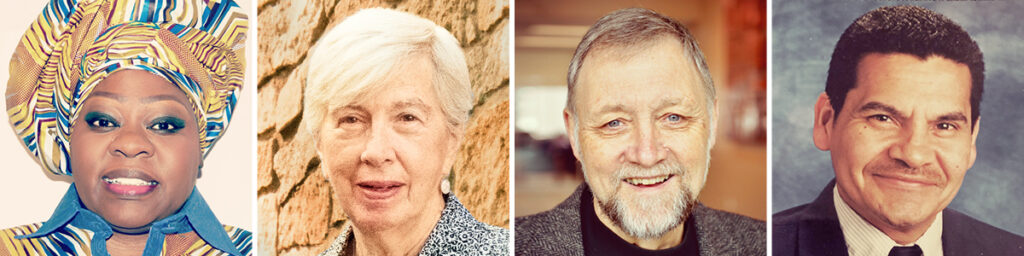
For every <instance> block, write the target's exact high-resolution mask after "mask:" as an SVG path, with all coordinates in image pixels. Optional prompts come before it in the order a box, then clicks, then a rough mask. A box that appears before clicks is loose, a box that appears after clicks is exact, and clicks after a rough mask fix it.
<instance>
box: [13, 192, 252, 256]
mask: <svg viewBox="0 0 1024 256" xmlns="http://www.w3.org/2000/svg"><path fill="white" fill-rule="evenodd" d="M113 232H114V231H113V230H112V229H111V228H110V225H109V224H108V223H107V222H106V221H105V220H103V218H101V217H100V216H99V215H97V214H96V213H94V212H92V211H90V210H89V209H86V208H85V207H82V202H81V201H80V200H79V198H78V190H77V189H76V188H75V185H74V184H71V187H70V188H69V189H68V192H67V193H65V194H64V198H63V199H61V200H60V204H58V205H57V210H55V211H54V212H53V215H52V216H51V217H50V219H49V220H47V221H46V222H43V223H36V224H30V225H24V226H18V227H14V228H8V229H4V230H0V255H97V256H102V255H110V254H109V253H107V239H109V238H110V237H111V236H112V235H113ZM169 245H170V246H169ZM251 251H252V233H251V232H249V231H246V230H244V229H240V228H236V227H232V226H227V225H221V223H220V221H218V220H217V217H215V216H214V215H213V212H212V211H211V210H210V207H209V206H207V204H206V200H204V199H203V196H202V195H200V194H199V190H198V189H196V188H194V187H193V188H192V194H191V195H190V196H189V197H188V200H186V201H185V203H184V204H183V205H182V206H181V209H180V210H178V212H177V213H175V214H173V215H171V216H167V217H166V218H163V219H161V220H157V221H155V222H153V224H152V225H151V226H150V229H149V237H148V238H147V240H146V248H145V250H144V251H143V253H142V255H251V254H252V253H251Z"/></svg>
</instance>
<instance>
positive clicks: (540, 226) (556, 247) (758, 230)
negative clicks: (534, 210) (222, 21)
mask: <svg viewBox="0 0 1024 256" xmlns="http://www.w3.org/2000/svg"><path fill="white" fill-rule="evenodd" d="M584 189H586V183H584V184H583V185H580V186H579V187H578V188H576V192H574V193H572V195H571V196H569V198H568V199H566V200H565V201H563V202H562V203H561V204H559V205H558V206H556V207H555V208H554V209H551V210H548V211H545V212H542V213H538V214H535V215H530V216H524V217H519V218H516V222H515V223H516V236H515V237H516V245H515V247H516V255H583V234H582V231H580V230H581V229H580V196H581V195H582V194H583V190H584ZM691 217H692V218H694V221H695V222H696V223H697V239H698V244H700V254H701V255H765V253H766V252H767V250H766V249H765V239H766V236H765V223H764V222H763V221H759V220H755V219H752V218H749V217H745V216H741V215H738V214H734V213H728V212H723V211H719V210H715V209H711V208H708V207H705V206H704V205H702V204H697V205H696V206H695V207H694V209H693V213H692V215H691Z"/></svg>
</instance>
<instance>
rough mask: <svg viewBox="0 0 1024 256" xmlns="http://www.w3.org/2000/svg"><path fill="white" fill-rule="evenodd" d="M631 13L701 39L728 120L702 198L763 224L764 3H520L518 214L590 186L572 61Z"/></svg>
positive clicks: (666, 0) (517, 33)
mask: <svg viewBox="0 0 1024 256" xmlns="http://www.w3.org/2000/svg"><path fill="white" fill-rule="evenodd" d="M628 7H643V8H648V9H652V10H654V11H656V12H659V13H661V14H664V15H667V16H670V17H672V18H675V19H676V20H678V21H680V22H682V23H683V24H684V25H686V26H687V27H688V28H689V29H690V31H691V32H692V33H693V34H694V36H696V37H697V39H698V41H699V42H700V46H701V49H702V50H703V51H704V55H705V57H706V58H707V62H708V65H709V66H710V69H711V74H712V76H713V77H714V78H713V79H714V81H715V86H716V87H717V90H718V97H719V98H718V101H719V108H720V111H721V114H720V118H721V120H720V121H719V124H718V128H719V130H718V136H719V138H718V143H717V145H716V146H715V148H714V149H712V151H711V169H710V171H709V174H708V180H707V184H706V185H705V187H704V190H703V191H702V192H701V194H700V197H699V200H700V201H701V202H702V203H704V204H705V205H707V206H710V207H712V208H716V209H722V210H726V211H730V212H735V213H739V214H743V215H746V216H750V217H753V218H756V219H760V220H764V219H765V216H766V215H765V214H766V213H767V208H766V192H765V191H766V190H765V189H766V188H765V183H766V181H765V179H766V178H765V177H766V175H765V172H766V163H767V162H766V159H767V158H766V154H767V151H766V146H765V140H766V135H765V134H766V133H765V129H766V116H765V113H766V107H765V91H766V88H765V87H766V81H767V78H766V75H765V74H766V69H767V68H766V49H767V48H766V47H767V46H766V41H767V40H766V34H765V28H766V21H765V16H766V14H765V8H766V4H765V2H764V1H745V0H725V1H699V0H685V1H680V0H654V1H608V0H601V1H583V0H573V1H535V0H529V1H523V0H517V1H516V7H515V9H516V10H515V18H516V20H515V26H514V27H515V49H516V51H515V53H516V56H515V58H516V59H515V76H514V77H515V79H514V81H513V83H515V85H514V86H515V87H514V88H515V90H516V93H515V101H516V104H515V110H516V111H515V115H516V116H515V131H516V134H515V138H516V140H515V144H516V145H515V156H516V157H515V161H516V162H515V167H516V172H515V180H516V183H515V186H516V190H515V191H516V193H515V202H516V203H515V206H516V207H515V208H516V209H515V215H516V216H523V215H529V214H534V213H538V212H541V211H545V210H548V209H551V208H553V207H555V205H557V204H558V203H560V202H562V201H563V200H565V198H566V197H568V196H569V195H570V194H572V192H573V191H574V189H575V188H576V187H577V186H578V185H579V184H580V183H581V182H583V175H582V173H581V172H580V171H579V168H578V167H577V166H578V164H577V162H576V159H575V158H574V157H573V155H572V151H571V149H570V146H569V141H568V139H566V136H565V128H564V125H563V122H562V116H561V113H562V109H563V108H564V107H565V98H566V73H567V70H568V67H569V61H570V59H572V54H573V51H575V49H576V45H577V44H579V41H580V39H581V38H582V37H583V34H585V33H586V31H587V29H588V28H589V27H590V25H592V24H593V23H594V22H596V21H597V20H598V19H599V18H601V17H602V16H604V15H605V14H607V13H609V12H611V11H614V10H618V9H622V8H628Z"/></svg>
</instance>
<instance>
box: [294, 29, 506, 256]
mask: <svg viewBox="0 0 1024 256" xmlns="http://www.w3.org/2000/svg"><path fill="white" fill-rule="evenodd" d="M310 56H311V57H310V60H309V64H310V69H309V73H308V77H307V81H306V91H305V102H304V103H303V104H304V107H305V110H304V111H305V114H304V115H306V117H307V118H308V121H309V123H307V125H306V126H307V127H308V128H309V132H311V134H312V135H313V137H314V140H315V141H316V149H317V153H318V154H319V156H320V159H321V161H322V165H321V169H322V170H323V171H324V172H325V173H324V174H325V175H326V176H327V178H328V180H329V181H330V183H331V186H332V187H333V188H334V191H335V195H336V196H337V197H338V199H339V201H340V203H341V207H342V209H344V211H345V214H346V215H348V218H349V221H348V223H346V225H345V227H344V228H343V231H342V233H341V235H339V236H338V238H337V239H336V240H335V241H334V243H333V244H332V245H331V246H330V248H328V249H327V251H325V252H324V253H322V254H321V255H410V254H424V255H442V254H458V255H495V254H497V255H504V254H508V253H509V252H508V230H507V229H503V228H499V227H495V226H491V225H488V224H485V223H482V222H479V221H477V220H476V219H475V218H474V217H473V216H472V215H470V213H469V211H468V210H466V208H465V207H464V206H463V205H462V204H461V203H460V202H459V200H458V199H457V198H456V197H455V195H453V194H452V193H451V192H450V189H449V188H450V184H449V183H448V182H449V181H448V176H449V174H450V172H451V169H452V165H453V164H454V162H455V156H456V151H457V150H458V147H459V142H460V141H461V139H462V137H463V132H464V130H465V123H466V121H467V119H468V115H469V110H470V108H471V107H472V91H471V90H470V84H469V71H468V69H467V67H466V61H465V57H464V56H463V53H462V49H461V48H459V44H458V42H457V41H456V40H455V37H453V36H452V35H451V33H449V32H448V31H447V30H445V29H444V28H441V27H439V26H437V25H436V24H434V23H433V22H431V21H429V20H426V19H423V18H420V17H417V16H414V15H411V14H408V13H403V12H399V11H394V10H387V9H365V10H362V11H359V12H357V13H356V14H354V15H352V16H350V17H348V18H346V19H345V20H344V21H343V22H342V23H340V24H338V25H337V26H336V27H334V28H333V29H331V30H330V31H329V32H327V33H326V34H325V35H324V36H323V37H322V38H321V39H320V41H319V42H318V43H317V46H316V47H315V49H314V50H313V51H312V53H311V54H310Z"/></svg>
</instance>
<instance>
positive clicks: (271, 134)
mask: <svg viewBox="0 0 1024 256" xmlns="http://www.w3.org/2000/svg"><path fill="white" fill-rule="evenodd" d="M368 7H387V8H393V9H397V10H401V11H406V12H410V13H414V14H417V15H419V16H422V17H425V18H427V19H430V20H432V21H434V22H435V23H437V24H438V25H440V26H442V27H445V28H447V29H448V30H449V31H451V32H452V34H454V35H455V38H456V39H458V40H459V43H460V44H461V46H462V48H463V50H464V52H465V54H466V62H467V64H468V65H469V73H470V78H471V81H472V87H473V93H474V96H475V97H476V102H475V105H474V108H473V110H472V112H471V114H470V121H469V124H468V125H467V127H466V136H465V139H464V141H463V143H462V146H461V148H460V151H459V157H458V159H457V160H456V162H455V169H454V170H453V172H452V174H453V176H454V181H455V182H454V183H452V190H453V191H454V193H455V194H456V195H458V196H459V199H460V200H461V201H462V202H463V203H464V204H466V207H467V208H469V211H470V212H471V213H472V214H473V216H476V218H477V219H479V220H481V221H483V222H486V223H489V224H492V225H497V226H502V227H506V228H507V227H508V223H509V216H508V212H509V191H508V185H509V184H508V183H509V154H508V147H509V145H508V144H509V138H508V134H509V132H508V127H509V115H508V113H509V87H508V85H509V51H508V49H509V48H508V45H509V3H508V1H507V0H480V1H476V0H441V1H431V0H406V1H403V0H390V1H388V0H378V1H360V2H354V1H352V2H350V1H337V0H260V1H259V4H258V8H259V11H258V15H259V31H258V35H259V38H258V40H259V56H258V58H257V59H258V64H259V65H258V67H257V75H258V77H259V84H258V96H257V97H258V98H259V99H258V100H259V103H258V111H259V113H258V114H259V118H258V124H257V127H258V128H257V129H258V132H259V135H258V146H257V147H258V149H257V154H258V155H257V156H258V159H259V160H258V161H259V163H258V171H257V180H258V187H259V188H258V189H259V190H258V205H259V224H258V225H259V231H260V232H259V233H260V234H259V238H258V241H259V249H258V251H257V253H258V254H259V255H278V254H280V255H315V254H317V253H319V252H320V251H322V250H323V249H325V248H326V246H327V245H328V244H330V242H332V240H333V239H334V238H335V237H336V236H337V235H338V233H340V228H341V226H342V224H344V222H345V220H346V217H345V215H344V212H343V210H342V209H340V207H339V203H338V202H337V201H336V200H337V199H335V198H334V196H333V195H334V192H333V191H332V189H331V187H330V186H329V184H328V182H327V180H326V179H324V177H323V175H321V174H320V170H319V168H320V159H318V158H317V156H316V151H315V149H314V148H313V147H312V145H313V143H312V138H311V136H310V135H309V134H307V132H306V130H305V127H304V125H307V124H305V123H304V122H302V120H303V109H302V108H303V107H302V95H303V87H304V86H305V84H304V81H305V74H306V69H307V68H308V67H307V64H306V59H307V57H308V56H307V51H308V50H309V49H310V47H312V46H313V45H314V44H315V43H316V41H317V39H318V38H319V37H320V36H321V35H323V33H324V32H325V31H327V30H328V29H330V28H332V27H334V25H336V24H338V23H339V22H341V21H342V20H343V19H344V18H345V17H347V16H349V15H351V14H353V13H355V12H356V11H358V10H360V9H363V8H368ZM239 182H244V181H239Z"/></svg>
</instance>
